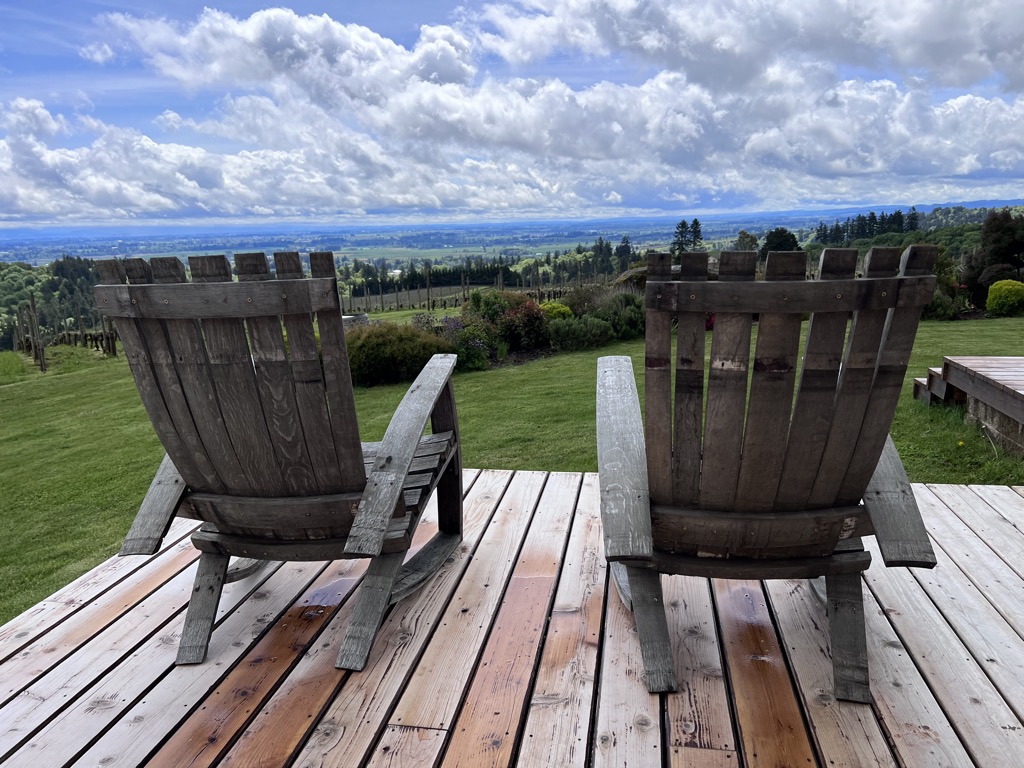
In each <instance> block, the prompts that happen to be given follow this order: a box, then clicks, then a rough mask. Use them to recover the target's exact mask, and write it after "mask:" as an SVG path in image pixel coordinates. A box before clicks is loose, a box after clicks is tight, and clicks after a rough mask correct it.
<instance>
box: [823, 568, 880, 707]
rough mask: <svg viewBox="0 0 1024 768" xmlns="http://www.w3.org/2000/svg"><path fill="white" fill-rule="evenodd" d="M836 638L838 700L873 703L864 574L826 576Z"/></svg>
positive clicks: (832, 631)
mask: <svg viewBox="0 0 1024 768" xmlns="http://www.w3.org/2000/svg"><path fill="white" fill-rule="evenodd" d="M825 591H826V597H827V599H828V621H829V629H830V634H831V640H832V671H833V675H834V678H835V695H836V698H837V699H843V700H845V701H856V702H860V703H862V704H870V703H871V689H870V687H869V684H868V647H867V630H866V628H865V624H864V593H863V590H862V587H861V575H860V573H836V574H831V575H829V576H826V577H825Z"/></svg>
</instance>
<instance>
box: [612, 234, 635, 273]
mask: <svg viewBox="0 0 1024 768" xmlns="http://www.w3.org/2000/svg"><path fill="white" fill-rule="evenodd" d="M615 259H616V261H617V262H618V265H617V266H618V270H619V272H625V271H626V270H627V269H629V262H630V261H632V260H633V245H632V243H630V242H629V235H623V236H622V242H621V243H619V244H618V245H617V246H615Z"/></svg>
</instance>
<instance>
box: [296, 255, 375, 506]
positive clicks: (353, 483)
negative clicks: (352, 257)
mask: <svg viewBox="0 0 1024 768" xmlns="http://www.w3.org/2000/svg"><path fill="white" fill-rule="evenodd" d="M309 265H310V267H311V269H312V272H313V277H335V275H336V273H335V269H334V254H333V253H328V252H314V253H311V254H309ZM316 320H317V327H318V328H319V330H320V342H321V350H322V353H323V360H324V385H325V387H326V389H327V404H328V407H329V408H330V412H331V414H330V415H331V431H332V433H333V435H334V447H335V449H336V450H337V453H338V464H339V466H340V468H341V475H342V488H341V489H339V490H341V491H355V490H359V489H360V488H362V487H363V486H364V485H366V468H365V467H364V466H363V457H362V453H361V450H360V445H361V443H360V442H359V424H358V423H357V422H356V401H355V393H354V392H353V391H352V372H351V370H350V368H349V362H348V346H347V345H346V343H345V326H344V320H343V318H342V316H341V308H340V307H339V308H338V309H334V310H325V311H320V312H318V313H317V316H316Z"/></svg>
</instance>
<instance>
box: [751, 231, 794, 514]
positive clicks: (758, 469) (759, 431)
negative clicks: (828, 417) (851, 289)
mask: <svg viewBox="0 0 1024 768" xmlns="http://www.w3.org/2000/svg"><path fill="white" fill-rule="evenodd" d="M806 273H807V254H805V253H803V252H802V251H780V252H775V253H772V254H771V255H770V256H769V257H768V261H767V262H766V264H765V280H766V281H803V280H804V279H805V278H806ZM800 323H801V316H800V315H798V314H796V313H794V312H789V313H786V312H777V313H776V312H772V313H768V312H763V313H761V315H760V317H759V318H758V322H757V342H756V345H755V349H754V365H753V373H752V374H751V379H750V394H749V397H748V404H747V421H746V425H745V426H744V432H743V452H742V461H741V464H740V474H739V480H738V481H737V486H736V500H735V502H734V505H735V506H736V507H738V508H740V509H745V510H749V511H752V512H767V511H768V510H770V509H772V508H773V506H774V504H775V493H776V491H777V489H778V487H779V480H780V478H781V476H782V463H783V460H784V459H785V451H781V450H779V442H780V438H779V436H780V435H785V434H786V433H787V432H788V430H789V421H790V414H791V412H792V410H793V388H794V385H795V382H796V370H797V363H798V355H799V351H800Z"/></svg>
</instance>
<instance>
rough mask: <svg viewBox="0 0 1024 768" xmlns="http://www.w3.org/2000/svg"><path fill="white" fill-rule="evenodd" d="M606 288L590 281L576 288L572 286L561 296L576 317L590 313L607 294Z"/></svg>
mask: <svg viewBox="0 0 1024 768" xmlns="http://www.w3.org/2000/svg"><path fill="white" fill-rule="evenodd" d="M608 293H609V291H608V289H607V288H606V287H605V286H603V285H600V284H598V283H590V284H588V285H583V286H580V287H578V288H572V289H571V290H569V291H568V292H566V294H565V296H563V297H562V303H563V304H565V306H567V307H568V308H569V309H571V310H572V313H573V314H574V315H576V317H582V316H583V315H590V314H593V313H594V310H596V309H597V307H598V306H599V305H600V304H601V302H602V301H603V300H604V299H605V298H606V297H607V296H608Z"/></svg>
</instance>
